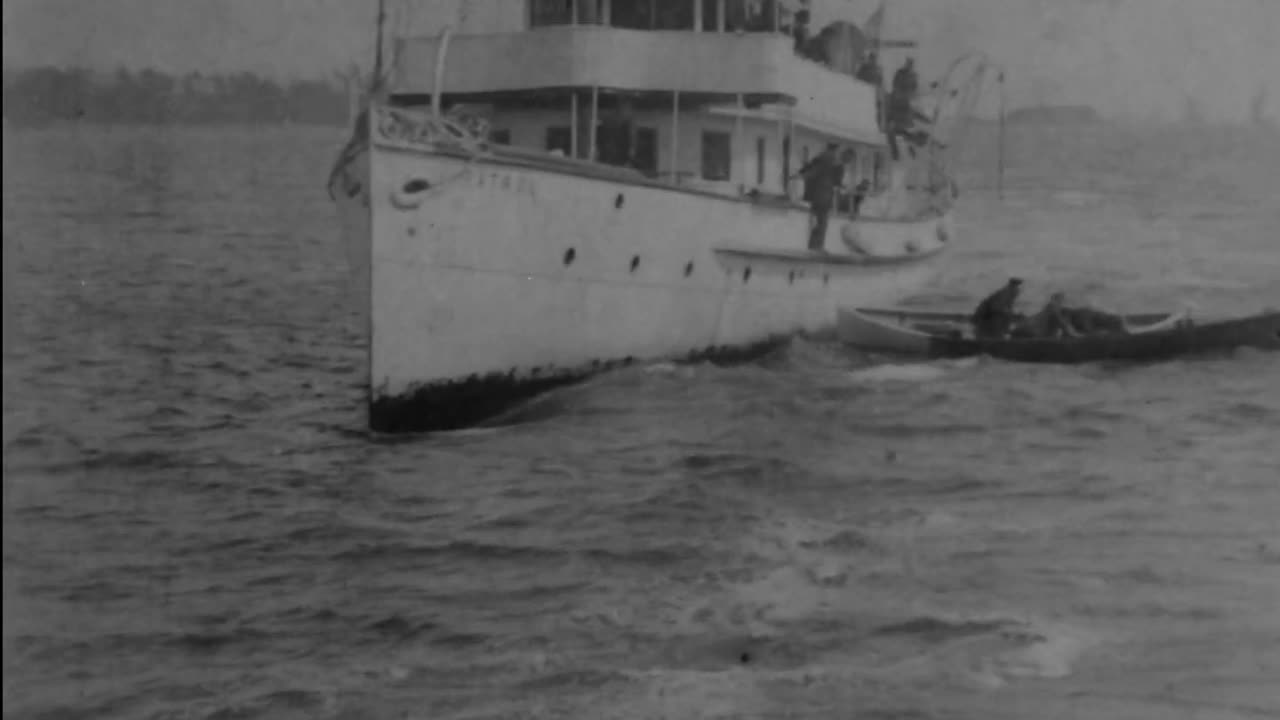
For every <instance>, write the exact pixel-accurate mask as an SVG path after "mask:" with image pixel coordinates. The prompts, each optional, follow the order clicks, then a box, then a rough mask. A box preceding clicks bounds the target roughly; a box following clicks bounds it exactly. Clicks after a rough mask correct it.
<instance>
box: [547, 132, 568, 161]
mask: <svg viewBox="0 0 1280 720" xmlns="http://www.w3.org/2000/svg"><path fill="white" fill-rule="evenodd" d="M552 150H559V151H560V152H562V153H564V154H565V156H566V157H568V156H569V155H570V154H571V152H572V150H573V134H572V133H571V132H570V131H569V128H567V127H564V126H560V127H549V128H547V152H551V151H552Z"/></svg>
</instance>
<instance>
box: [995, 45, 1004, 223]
mask: <svg viewBox="0 0 1280 720" xmlns="http://www.w3.org/2000/svg"><path fill="white" fill-rule="evenodd" d="M999 80H1000V129H999V133H1000V137H999V139H998V141H997V142H998V146H997V148H996V195H997V197H999V198H1000V199H1001V200H1003V199H1004V69H1003V68H1001V70H1000V76H999Z"/></svg>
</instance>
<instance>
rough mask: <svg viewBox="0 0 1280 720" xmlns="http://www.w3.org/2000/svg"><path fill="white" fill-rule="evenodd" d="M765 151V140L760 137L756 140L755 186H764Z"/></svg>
mask: <svg viewBox="0 0 1280 720" xmlns="http://www.w3.org/2000/svg"><path fill="white" fill-rule="evenodd" d="M765 149H766V145H765V139H764V138H762V137H758V138H756V184H757V185H763V184H764V153H765Z"/></svg>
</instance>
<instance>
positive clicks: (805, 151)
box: [800, 145, 809, 167]
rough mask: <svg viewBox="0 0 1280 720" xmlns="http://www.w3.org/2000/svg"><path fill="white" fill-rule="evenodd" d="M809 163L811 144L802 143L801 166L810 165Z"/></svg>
mask: <svg viewBox="0 0 1280 720" xmlns="http://www.w3.org/2000/svg"><path fill="white" fill-rule="evenodd" d="M808 164H809V146H808V145H801V146H800V167H804V166H805V165H808Z"/></svg>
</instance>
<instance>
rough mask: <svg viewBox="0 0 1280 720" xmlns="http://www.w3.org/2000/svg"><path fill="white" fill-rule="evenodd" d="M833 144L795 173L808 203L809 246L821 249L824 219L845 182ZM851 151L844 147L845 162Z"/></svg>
mask: <svg viewBox="0 0 1280 720" xmlns="http://www.w3.org/2000/svg"><path fill="white" fill-rule="evenodd" d="M836 151H837V146H836V144H835V143H827V148H826V149H825V150H823V151H822V152H820V153H818V155H817V157H815V158H813V159H812V160H810V161H809V162H808V164H806V165H805V166H804V167H802V168H800V170H799V171H798V172H797V173H796V174H797V175H799V176H801V177H803V178H804V200H805V202H807V203H809V216H810V225H809V227H810V230H809V249H810V250H815V251H819V252H821V251H823V250H824V247H825V245H826V240H827V218H828V216H830V215H831V205H832V204H833V203H834V201H835V191H836V188H837V187H841V186H843V185H844V164H843V163H842V162H841V159H840V158H839V157H838V156H837V154H836ZM852 154H853V151H851V150H845V152H844V161H845V162H847V161H848V160H849V158H850V157H851V156H852Z"/></svg>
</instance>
